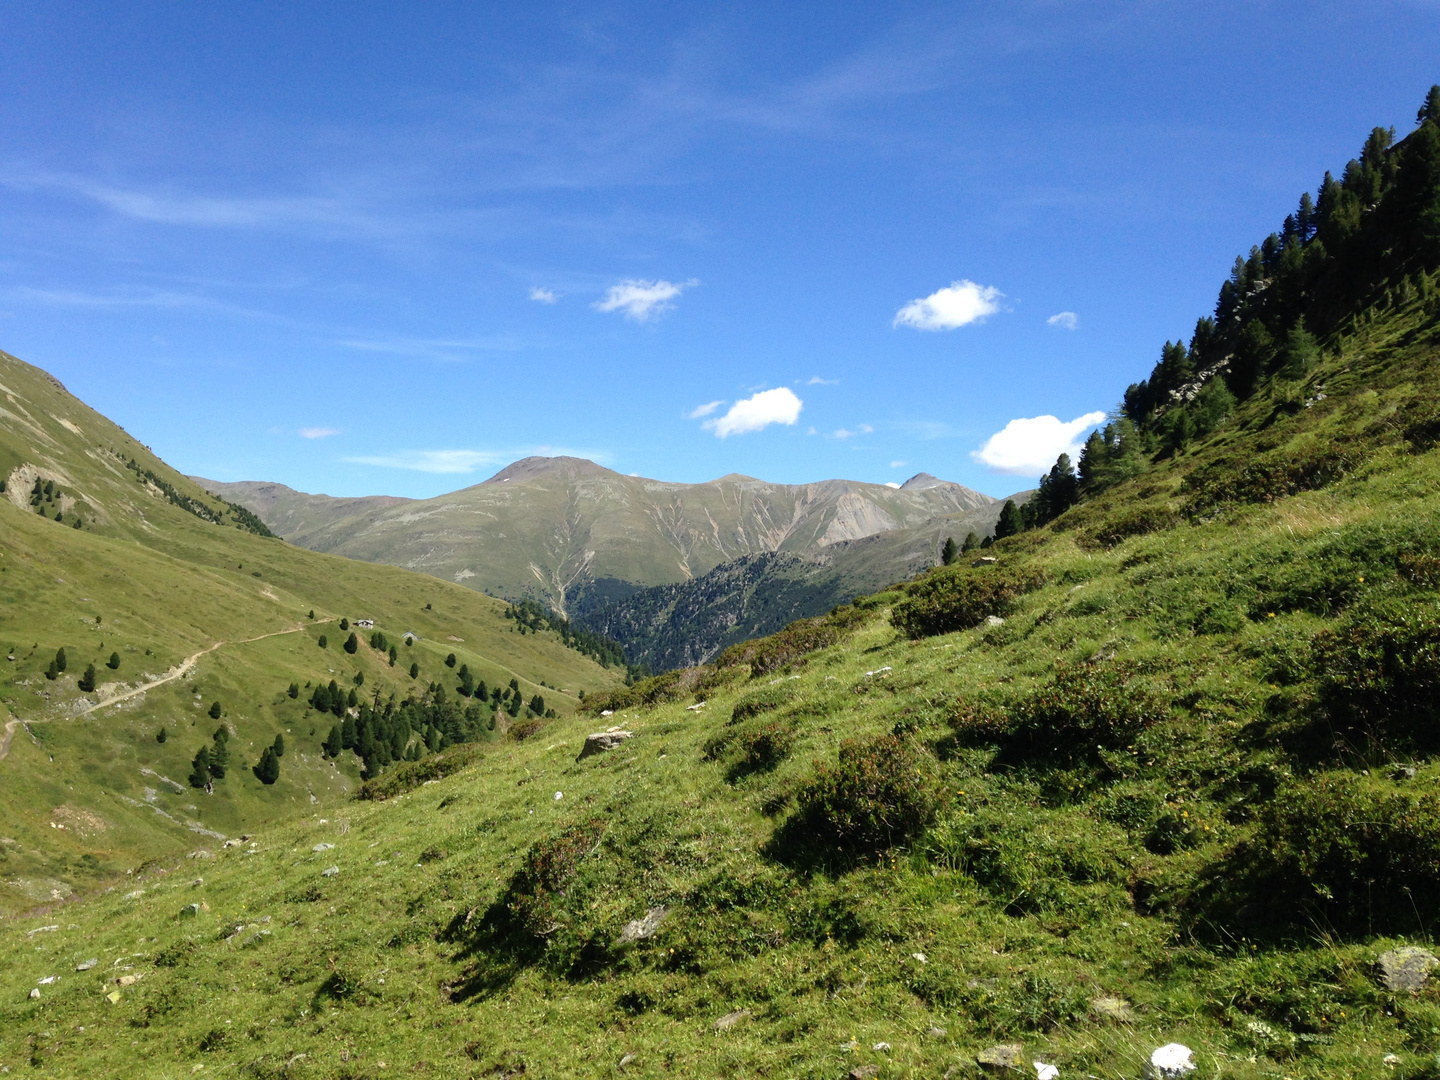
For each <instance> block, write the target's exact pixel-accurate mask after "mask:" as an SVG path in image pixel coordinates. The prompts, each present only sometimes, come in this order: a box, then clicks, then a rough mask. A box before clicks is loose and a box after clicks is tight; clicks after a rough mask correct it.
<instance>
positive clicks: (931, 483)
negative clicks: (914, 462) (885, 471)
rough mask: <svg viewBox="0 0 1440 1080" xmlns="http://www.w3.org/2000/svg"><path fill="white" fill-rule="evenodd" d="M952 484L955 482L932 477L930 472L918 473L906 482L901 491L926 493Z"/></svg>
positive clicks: (901, 486)
mask: <svg viewBox="0 0 1440 1080" xmlns="http://www.w3.org/2000/svg"><path fill="white" fill-rule="evenodd" d="M952 482H953V481H950V480H941V479H940V478H939V477H938V476H931V475H930V474H929V473H928V472H917V473H916V474H915V475H914V476H912V477H910V479H909V480H906V481H905V482H904V483H903V484H901V485H900V490H901V491H925V490H926V489H927V488H937V487H945V486H946V485H947V484H950V483H952Z"/></svg>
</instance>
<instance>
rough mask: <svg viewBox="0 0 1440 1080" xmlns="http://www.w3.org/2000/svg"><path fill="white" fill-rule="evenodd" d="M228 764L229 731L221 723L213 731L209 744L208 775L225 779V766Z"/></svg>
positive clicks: (217, 778)
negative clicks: (212, 737) (213, 735)
mask: <svg viewBox="0 0 1440 1080" xmlns="http://www.w3.org/2000/svg"><path fill="white" fill-rule="evenodd" d="M229 764H230V731H229V729H227V728H226V727H225V725H224V724H221V725H220V727H219V728H217V729H216V731H215V738H214V740H213V741H212V742H211V744H210V775H211V776H213V777H214V778H215V779H216V780H224V779H225V767H226V766H227V765H229Z"/></svg>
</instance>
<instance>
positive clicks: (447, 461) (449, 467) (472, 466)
mask: <svg viewBox="0 0 1440 1080" xmlns="http://www.w3.org/2000/svg"><path fill="white" fill-rule="evenodd" d="M342 460H344V461H346V462H349V463H350V464H351V465H376V466H379V467H380V468H382V469H408V470H410V471H411V472H423V473H445V474H450V473H468V472H474V471H475V470H476V469H478V468H480V467H482V466H494V465H507V464H509V463H510V461H511V460H512V459H511V458H510V456H509V455H508V454H502V453H497V452H494V451H488V450H402V451H400V452H399V453H395V454H379V455H376V456H374V457H347V458H344V459H342Z"/></svg>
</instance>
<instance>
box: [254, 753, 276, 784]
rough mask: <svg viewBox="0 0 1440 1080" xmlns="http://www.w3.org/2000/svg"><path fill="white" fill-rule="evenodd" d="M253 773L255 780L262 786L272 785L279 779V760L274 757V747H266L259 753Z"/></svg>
mask: <svg viewBox="0 0 1440 1080" xmlns="http://www.w3.org/2000/svg"><path fill="white" fill-rule="evenodd" d="M254 772H255V778H256V779H257V780H259V781H260V782H261V783H262V784H266V785H269V784H273V783H275V781H276V780H279V779H280V759H279V757H277V756H276V754H275V749H274V747H270V746H267V747H266V748H265V749H264V750H263V751H262V752H261V754H260V760H259V762H257V763H256V765H255V769H254Z"/></svg>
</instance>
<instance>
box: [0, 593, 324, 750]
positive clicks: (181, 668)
mask: <svg viewBox="0 0 1440 1080" xmlns="http://www.w3.org/2000/svg"><path fill="white" fill-rule="evenodd" d="M320 621H321V622H328V621H329V620H327V619H322V620H320ZM306 625H307V624H306V623H299V624H297V625H295V626H292V627H291V628H290V629H289V630H274V631H272V632H271V633H268V634H260V635H258V636H256V637H252V638H242V639H241V640H239V641H217V642H215V644H214V645H210V646H207V647H206V648H204V649H201V650H200V651H199V652H196V653H191V654H190V655H189V656H187V657H186V658H185V659H184V660H182V661H181V662H180V663H179V664H178V665H176V666H175V667H173V668H171V669H170V670H169V671H167V672H166V673H165V674H164V675H161V676H160V677H159V678H158V679H154V680H152V681H151V682H147V683H142V684H141V685H140V686H137V687H135V688H134V689H131V690H126V691H125V692H124V693H121V694H116V695H115V696H114V697H110V698H106V699H105V700H104V701H99V702H96V703H95V704H94V705H90V706H88V707H86V708H84V709H81V710H80V711H79V712H78V713H76V714H75V716H77V717H80V716H87V715H89V714H90V713H92V712H94V711H95V710H96V709H108V708H109V707H110V706H111V705H118V704H120V702H122V701H128V700H130V699H131V698H133V697H138V696H139V695H140V694H143V693H145V691H147V690H153V689H155V687H157V686H164V685H165V684H166V683H169V682H174V681H175V680H176V679H182V678H184V677H185V676H186V675H187V674H189V672H190V669H191V668H193V667H194V666H195V665H196V663H197V662H198V661H199V660H200V658H201V657H202V656H204V655H206V654H207V653H212V652H214V651H215V650H216V649H218V648H220V647H221V646H222V645H248V644H250V643H251V642H252V641H264V640H265V639H266V638H272V637H280V636H282V635H283V634H298V633H299V632H300V631H301V630H303V629H305V626H306ZM0 715H5V716H10V713H9V710H7V709H6V708H5V706H3V705H0ZM45 722H46V721H45V720H32V721H30V723H32V724H43V723H45ZM19 726H20V721H19V720H16V719H15V718H14V717H11V718H10V719H9V720H7V721H6V722H5V736H4V738H3V739H0V761H4V760H5V758H6V756H7V755H8V754H9V753H10V740H11V739H13V738H14V737H15V730H16V729H17V728H18V727H19Z"/></svg>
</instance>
